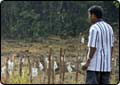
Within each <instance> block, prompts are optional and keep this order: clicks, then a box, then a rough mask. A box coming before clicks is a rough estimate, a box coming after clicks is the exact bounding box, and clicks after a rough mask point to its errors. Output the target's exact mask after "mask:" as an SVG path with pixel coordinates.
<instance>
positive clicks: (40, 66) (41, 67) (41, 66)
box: [39, 62, 43, 71]
mask: <svg viewBox="0 0 120 85" xmlns="http://www.w3.org/2000/svg"><path fill="white" fill-rule="evenodd" d="M39 68H40V71H42V70H43V65H42V63H41V62H39Z"/></svg>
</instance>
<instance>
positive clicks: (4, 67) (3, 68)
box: [1, 66, 6, 75]
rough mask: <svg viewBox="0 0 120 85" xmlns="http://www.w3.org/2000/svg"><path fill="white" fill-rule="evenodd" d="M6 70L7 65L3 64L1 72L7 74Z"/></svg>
mask: <svg viewBox="0 0 120 85" xmlns="http://www.w3.org/2000/svg"><path fill="white" fill-rule="evenodd" d="M5 70H6V66H3V67H2V68H1V74H3V75H4V74H5Z"/></svg>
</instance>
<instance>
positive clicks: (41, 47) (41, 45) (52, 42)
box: [1, 37, 119, 84]
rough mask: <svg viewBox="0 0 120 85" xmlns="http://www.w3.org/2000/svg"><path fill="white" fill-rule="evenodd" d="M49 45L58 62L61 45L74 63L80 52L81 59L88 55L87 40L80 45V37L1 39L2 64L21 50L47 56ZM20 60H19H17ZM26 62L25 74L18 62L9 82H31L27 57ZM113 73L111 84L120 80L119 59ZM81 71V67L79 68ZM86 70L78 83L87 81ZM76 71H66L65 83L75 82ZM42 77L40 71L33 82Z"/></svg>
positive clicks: (117, 53)
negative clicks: (37, 40)
mask: <svg viewBox="0 0 120 85" xmlns="http://www.w3.org/2000/svg"><path fill="white" fill-rule="evenodd" d="M49 46H52V56H53V57H54V58H55V60H56V61H57V62H59V56H60V47H62V48H63V49H65V51H66V52H65V62H71V63H72V65H76V56H77V55H78V54H79V55H80V58H81V60H83V59H84V57H85V56H86V51H87V42H86V43H85V45H82V46H80V40H79V39H78V38H70V39H65V40H61V39H60V38H58V37H51V38H49V39H48V40H44V41H42V42H25V41H16V40H7V41H6V40H1V53H2V56H1V66H3V64H4V59H5V57H6V56H10V57H11V56H12V54H14V53H18V52H20V51H25V50H27V49H28V50H29V51H30V52H31V54H32V55H34V57H32V58H36V57H37V56H39V57H42V58H44V57H46V56H48V55H49ZM113 57H116V58H117V59H118V58H119V41H115V48H114V52H113ZM17 62H18V61H17ZM25 63H26V64H24V65H23V75H22V77H20V76H19V71H18V63H16V66H15V68H14V69H15V71H14V74H13V75H11V76H10V77H9V79H8V82H7V83H9V84H23V83H29V84H30V81H29V75H28V67H27V66H26V65H27V63H28V62H27V59H26V60H25ZM112 63H113V64H112V69H113V70H112V73H111V80H110V82H111V84H116V83H117V81H118V77H119V76H118V75H119V71H118V66H119V62H118V61H117V66H116V67H115V66H114V61H113V62H112ZM79 70H80V71H81V69H80V68H79ZM84 73H85V72H83V71H81V73H79V76H78V83H79V84H84V83H85V74H84ZM75 75H76V74H75V71H74V72H72V73H71V74H70V73H68V72H65V80H64V83H65V84H68V83H71V84H75ZM41 77H42V73H40V74H39V75H38V76H37V77H36V78H34V79H33V83H37V84H39V83H43V81H42V80H40V78H41ZM45 83H47V74H46V80H45ZM55 83H59V74H55Z"/></svg>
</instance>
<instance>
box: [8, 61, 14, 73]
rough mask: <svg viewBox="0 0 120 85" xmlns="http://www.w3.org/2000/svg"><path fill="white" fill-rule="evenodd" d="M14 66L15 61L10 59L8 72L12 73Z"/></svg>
mask: <svg viewBox="0 0 120 85" xmlns="http://www.w3.org/2000/svg"><path fill="white" fill-rule="evenodd" d="M13 68H14V62H12V61H10V60H8V72H9V74H10V75H11V74H12V71H13Z"/></svg>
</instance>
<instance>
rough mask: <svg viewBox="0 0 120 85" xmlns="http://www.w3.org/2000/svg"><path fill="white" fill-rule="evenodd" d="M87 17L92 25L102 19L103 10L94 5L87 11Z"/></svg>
mask: <svg viewBox="0 0 120 85" xmlns="http://www.w3.org/2000/svg"><path fill="white" fill-rule="evenodd" d="M88 17H89V20H90V21H91V22H92V23H95V22H96V21H97V20H98V19H101V18H102V17H103V9H102V7H101V6H97V5H94V6H92V7H90V8H89V9H88Z"/></svg>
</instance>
